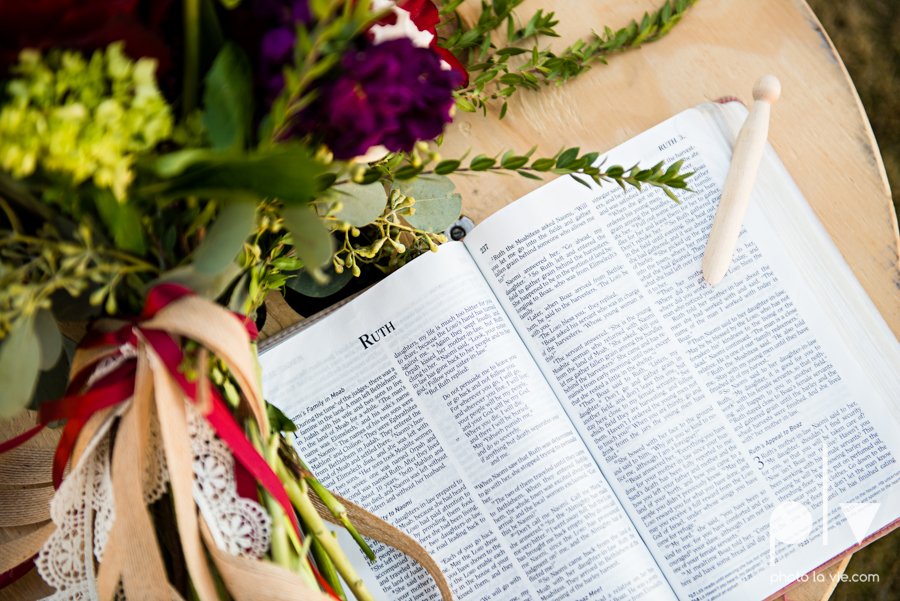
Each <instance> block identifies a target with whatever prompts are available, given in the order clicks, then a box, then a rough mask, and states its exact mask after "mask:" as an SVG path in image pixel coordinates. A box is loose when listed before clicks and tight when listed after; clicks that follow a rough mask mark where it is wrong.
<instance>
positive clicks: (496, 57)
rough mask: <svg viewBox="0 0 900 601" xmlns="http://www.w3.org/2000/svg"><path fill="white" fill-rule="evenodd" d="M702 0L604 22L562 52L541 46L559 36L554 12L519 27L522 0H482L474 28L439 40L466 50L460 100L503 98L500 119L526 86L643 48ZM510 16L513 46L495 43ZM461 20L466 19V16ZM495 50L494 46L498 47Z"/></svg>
mask: <svg viewBox="0 0 900 601" xmlns="http://www.w3.org/2000/svg"><path fill="white" fill-rule="evenodd" d="M696 1H697V0H665V2H664V3H663V5H662V7H660V9H659V10H657V11H654V12H653V13H644V16H643V17H642V18H641V20H640V23H638V22H637V21H632V22H631V23H630V24H629V25H628V26H627V27H623V28H622V29H619V30H618V31H613V30H611V29H610V28H609V27H606V28H604V30H603V33H602V34H597V33H595V34H594V35H593V36H592V37H591V38H590V39H589V40H578V41H577V42H575V43H574V44H572V45H571V46H569V47H568V48H566V49H565V50H564V51H563V52H562V53H560V54H556V53H554V52H553V51H551V50H550V49H549V48H545V49H543V50H542V49H541V48H540V44H539V42H540V41H541V39H542V38H546V37H551V38H553V37H559V36H558V34H557V33H556V31H555V30H554V29H553V27H554V26H555V25H556V24H557V23H558V21H556V20H554V13H552V12H550V13H546V14H545V13H544V11H543V9H540V10H538V11H537V12H536V13H534V15H533V16H532V17H531V18H530V19H529V20H528V22H527V23H526V24H525V26H524V27H520V28H516V27H515V19H514V15H512V14H511V10H512V8H514V7H515V6H516V5H518V4H519V2H515V1H511V2H509V3H506V2H503V3H499V4H501V6H500V7H499V8H500V10H499V12H498V6H497V4H498V3H496V2H495V3H494V4H493V5H488V4H487V3H486V2H485V1H484V0H482V13H481V18H480V19H479V21H478V23H477V24H476V25H475V26H474V27H472V28H471V29H469V30H464V28H463V27H461V26H460V27H459V28H458V29H457V30H456V31H455V32H454V33H453V34H452V35H451V36H450V37H449V38H447V39H446V40H441V41H440V42H439V43H440V45H441V46H443V47H444V48H447V49H449V50H450V51H451V52H454V53H459V52H463V51H464V52H466V53H467V54H468V58H469V63H470V66H469V67H468V70H469V74H470V77H471V82H470V84H469V86H468V87H467V88H465V89H463V90H459V91H458V92H457V106H458V107H459V108H460V109H461V110H464V111H468V112H476V111H477V110H478V109H481V110H482V111H484V113H485V114H487V104H486V102H487V101H488V100H498V99H500V100H503V104H502V105H501V108H500V119H502V118H503V117H504V116H506V113H507V109H508V104H507V100H508V99H509V97H510V96H512V95H513V94H514V93H515V92H516V91H517V90H519V89H521V88H526V89H532V90H536V89H538V88H540V87H541V85H550V84H555V85H561V84H562V83H564V82H566V81H568V80H569V79H572V78H573V77H577V76H578V75H581V74H582V73H584V72H586V71H588V70H589V69H590V68H591V63H592V62H595V61H599V62H602V63H606V57H607V56H609V55H610V54H611V53H613V52H623V51H625V50H628V49H631V48H637V47H639V46H640V45H641V44H643V43H645V42H653V41H656V40H658V39H660V38H661V37H663V36H664V35H666V34H667V33H668V32H669V31H671V29H672V28H673V27H674V26H675V25H676V24H677V23H678V22H679V21H680V20H681V18H682V16H684V13H685V11H686V10H687V9H688V8H689V7H690V6H692V5H693V4H694V3H696ZM498 19H499V21H501V22H502V21H504V20H505V21H506V25H507V27H506V37H507V43H508V44H509V45H508V46H505V47H502V48H495V47H494V45H493V44H492V43H491V32H492V31H494V29H496V28H497V27H498V26H499V24H500V23H499V22H498ZM460 25H461V21H460ZM527 40H533V43H532V45H531V47H530V48H525V47H522V46H521V45H517V44H522V43H523V42H525V41H527ZM492 51H493V52H492Z"/></svg>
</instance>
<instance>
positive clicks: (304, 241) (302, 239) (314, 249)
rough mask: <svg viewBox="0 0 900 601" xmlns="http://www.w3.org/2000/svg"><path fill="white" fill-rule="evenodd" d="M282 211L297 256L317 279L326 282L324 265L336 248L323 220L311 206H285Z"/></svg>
mask: <svg viewBox="0 0 900 601" xmlns="http://www.w3.org/2000/svg"><path fill="white" fill-rule="evenodd" d="M280 212H281V218H282V219H283V220H284V224H285V226H286V227H287V229H288V231H289V232H290V233H291V236H292V241H293V245H294V248H295V249H296V252H297V257H298V258H299V259H300V260H301V261H303V265H304V266H305V267H306V269H307V271H309V273H310V274H311V275H312V276H313V277H314V278H315V279H316V280H317V281H320V282H324V281H325V274H324V273H323V272H322V266H323V265H325V264H326V263H328V262H329V261H330V260H331V258H332V253H333V252H334V249H333V247H332V239H331V235H330V234H329V232H328V230H327V229H326V228H325V226H324V225H323V224H322V220H321V219H319V216H318V215H317V214H316V212H315V210H314V209H313V208H311V207H309V206H289V207H283V208H282V209H281V211H280Z"/></svg>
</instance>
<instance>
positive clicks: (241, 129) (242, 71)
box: [203, 42, 253, 150]
mask: <svg viewBox="0 0 900 601" xmlns="http://www.w3.org/2000/svg"><path fill="white" fill-rule="evenodd" d="M252 85H253V74H252V73H251V72H250V61H249V60H248V59H247V56H246V55H245V54H244V51H243V50H241V49H240V48H239V47H238V46H237V45H236V44H234V43H233V42H229V43H227V44H226V45H225V46H224V47H223V48H222V50H221V51H220V52H219V54H218V56H217V57H216V60H215V61H214V62H213V64H212V67H211V68H210V70H209V72H208V73H207V74H206V88H205V91H204V94H203V105H204V111H203V125H204V127H205V128H206V135H207V137H208V138H209V141H210V143H211V144H212V148H213V150H241V149H243V148H244V146H245V144H246V143H247V142H248V141H249V138H250V121H251V119H252V118H253V90H252Z"/></svg>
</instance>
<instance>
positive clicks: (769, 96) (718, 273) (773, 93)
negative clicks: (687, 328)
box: [703, 75, 781, 284]
mask: <svg viewBox="0 0 900 601" xmlns="http://www.w3.org/2000/svg"><path fill="white" fill-rule="evenodd" d="M780 94H781V83H780V82H779V81H778V78H777V77H775V76H774V75H763V76H762V77H761V78H760V79H759V81H757V82H756V85H755V86H753V100H754V102H753V107H752V108H751V109H750V114H749V115H748V116H747V120H746V121H744V125H743V127H741V132H740V133H739V134H738V137H737V141H736V142H735V144H734V154H733V155H732V157H731V167H729V168H728V177H726V178H725V186H724V187H723V188H722V198H721V200H719V208H718V209H717V210H716V218H715V220H714V221H713V225H712V230H711V231H710V232H709V240H708V241H707V243H706V250H705V251H704V253H703V277H704V279H706V281H707V282H709V283H710V284H718V283H719V282H721V281H722V278H724V277H725V274H726V273H727V272H728V268H729V267H730V266H731V256H732V255H733V254H734V249H735V247H736V246H737V239H738V235H739V234H740V233H741V225H742V224H743V223H744V215H745V214H746V213H747V203H748V202H749V200H750V192H751V191H752V190H753V182H754V181H755V180H756V172H757V170H758V169H759V162H760V161H761V160H762V155H763V151H764V150H765V148H766V139H767V138H768V137H769V113H770V109H771V108H772V105H773V104H775V101H776V100H778V96H779V95H780Z"/></svg>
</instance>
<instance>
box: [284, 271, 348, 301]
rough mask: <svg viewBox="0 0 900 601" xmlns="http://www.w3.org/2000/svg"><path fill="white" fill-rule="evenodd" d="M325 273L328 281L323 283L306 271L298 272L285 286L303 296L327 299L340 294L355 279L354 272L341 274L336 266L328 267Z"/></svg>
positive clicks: (342, 272)
mask: <svg viewBox="0 0 900 601" xmlns="http://www.w3.org/2000/svg"><path fill="white" fill-rule="evenodd" d="M323 273H324V274H325V277H326V278H328V281H326V282H324V283H322V282H319V281H317V280H316V279H315V278H314V277H312V276H311V275H310V274H309V273H308V272H306V271H300V272H297V273H296V275H294V276H293V277H291V278H290V279H289V280H287V281H286V282H285V285H286V286H287V287H288V288H290V289H292V290H294V291H296V292H299V293H300V294H302V295H303V296H310V297H313V298H327V297H329V296H331V295H332V294H336V293H337V292H340V290H341V289H342V288H343V287H344V286H346V285H347V284H349V283H350V280H352V279H353V273H352V270H346V269H342V270H341V272H340V273H338V272H337V271H336V270H335V266H334V265H333V264H332V265H328V266H327V267H326V268H325V269H324V270H323Z"/></svg>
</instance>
